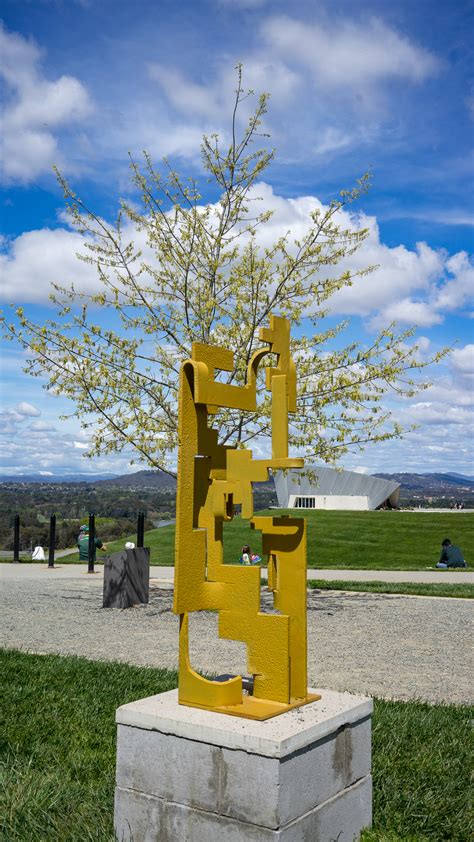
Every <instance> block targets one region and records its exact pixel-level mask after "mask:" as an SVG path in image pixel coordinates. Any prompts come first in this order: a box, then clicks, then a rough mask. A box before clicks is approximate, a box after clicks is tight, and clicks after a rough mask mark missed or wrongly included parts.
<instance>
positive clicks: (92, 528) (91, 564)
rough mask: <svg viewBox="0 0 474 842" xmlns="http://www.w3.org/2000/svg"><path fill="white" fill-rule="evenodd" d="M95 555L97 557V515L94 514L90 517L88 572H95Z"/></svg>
mask: <svg viewBox="0 0 474 842" xmlns="http://www.w3.org/2000/svg"><path fill="white" fill-rule="evenodd" d="M94 555H95V514H94V513H93V512H91V513H90V515H89V563H88V566H87V572H88V573H93V572H94Z"/></svg>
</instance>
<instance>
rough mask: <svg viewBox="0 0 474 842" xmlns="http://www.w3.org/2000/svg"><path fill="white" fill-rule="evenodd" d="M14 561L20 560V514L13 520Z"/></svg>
mask: <svg viewBox="0 0 474 842" xmlns="http://www.w3.org/2000/svg"><path fill="white" fill-rule="evenodd" d="M13 561H14V562H19V561H20V515H15V518H14V520H13Z"/></svg>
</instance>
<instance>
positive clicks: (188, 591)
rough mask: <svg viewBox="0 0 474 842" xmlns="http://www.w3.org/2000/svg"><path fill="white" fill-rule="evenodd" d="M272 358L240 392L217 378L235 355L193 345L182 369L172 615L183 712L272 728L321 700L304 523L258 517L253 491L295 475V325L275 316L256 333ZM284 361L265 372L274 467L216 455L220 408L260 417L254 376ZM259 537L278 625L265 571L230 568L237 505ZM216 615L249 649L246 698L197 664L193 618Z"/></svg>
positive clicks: (247, 455) (227, 451) (226, 450)
mask: <svg viewBox="0 0 474 842" xmlns="http://www.w3.org/2000/svg"><path fill="white" fill-rule="evenodd" d="M260 339H261V340H262V341H263V342H265V343H266V347H264V348H262V349H259V350H258V351H256V352H255V353H254V355H253V357H252V360H251V361H250V363H249V366H248V370H247V382H246V384H245V385H244V386H233V385H231V384H225V383H221V382H219V381H217V380H216V379H215V376H214V375H215V371H216V370H223V371H232V370H233V368H234V358H233V353H232V352H231V351H229V350H227V349H224V348H217V347H212V346H209V345H204V344H201V343H198V342H195V343H193V347H192V359H190V360H187V361H186V362H184V363H183V366H182V369H181V378H180V389H179V459H178V489H177V510H176V567H175V590H174V611H175V613H177V614H180V632H179V691H178V692H179V702H180V704H184V705H190V706H193V707H199V708H205V709H209V710H213V711H218V712H220V713H228V714H232V715H234V716H243V717H247V718H251V719H268V718H269V717H271V716H276V715H277V714H279V713H284V712H285V711H287V710H290V709H291V708H294V707H299V706H300V705H303V704H307V703H308V702H311V701H315V700H316V699H319V698H320V696H317V695H314V694H308V691H307V686H306V681H307V676H306V523H305V521H304V519H300V518H290V517H254V516H253V495H252V482H261V481H264V480H267V479H268V469H269V468H274V469H276V468H297V467H302V466H303V460H302V459H299V458H296V459H290V458H288V412H295V411H296V370H295V364H294V361H293V359H292V358H291V356H290V323H289V321H288V320H287V319H284V318H280V317H277V316H271V317H270V328H263V329H261V330H260ZM269 353H271V354H274V355H276V357H277V364H276V367H267V368H266V388H267V389H268V390H270V391H271V396H272V413H271V420H272V458H271V459H264V460H261V459H259V460H257V459H253V458H252V452H251V451H250V450H246V449H239V450H237V449H235V448H233V447H228V446H225V445H220V444H219V443H218V440H217V433H216V431H215V430H213V429H212V427H210V426H208V416H209V415H210V416H212V415H213V414H215V412H216V411H217V409H218V408H219V407H225V408H230V409H237V410H241V411H248V412H255V411H256V407H257V371H258V368H259V365H260V363H261V361H262V359H263V358H264V356H265V355H266V354H269ZM236 504H239V505H240V506H241V511H242V517H243V518H248V519H249V520H250V523H251V525H252V527H254V528H256V529H259V530H261V531H262V550H263V553H264V554H265V555H267V556H268V584H269V587H270V589H271V590H272V591H273V595H274V606H275V608H276V609H277V610H278V611H279V612H280V613H279V614H263V613H261V612H260V568H259V567H241V566H240V565H232V564H224V560H223V523H224V521H229V520H232V517H233V513H234V506H235V505H236ZM202 610H208V611H209V610H216V611H218V616H219V637H224V638H229V639H231V640H240V641H244V642H245V643H246V644H247V651H248V668H249V672H250V673H251V676H252V677H253V680H251V681H250V693H247V692H244V690H243V684H242V676H225V677H223V680H218V679H217V680H209V679H206V678H204V677H203V676H201V675H199V674H198V673H197V672H195V671H194V670H193V668H192V666H191V664H190V662H189V622H188V615H189V612H192V611H202Z"/></svg>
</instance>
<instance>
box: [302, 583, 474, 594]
mask: <svg viewBox="0 0 474 842" xmlns="http://www.w3.org/2000/svg"><path fill="white" fill-rule="evenodd" d="M308 588H315V589H317V590H320V591H357V592H359V593H387V594H406V595H407V596H439V597H451V598H455V599H473V598H474V585H471V584H469V583H460V584H459V585H457V584H454V583H453V584H450V583H447V582H445V583H442V584H438V583H435V584H424V583H418V582H353V581H350V580H346V579H337V580H334V581H331V582H328V581H327V579H310V580H309V581H308Z"/></svg>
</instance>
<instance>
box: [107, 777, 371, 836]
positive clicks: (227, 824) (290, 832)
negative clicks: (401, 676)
mask: <svg viewBox="0 0 474 842" xmlns="http://www.w3.org/2000/svg"><path fill="white" fill-rule="evenodd" d="M261 795H262V797H264V793H263V792H262V793H261ZM371 823H372V781H371V777H370V775H369V776H368V777H366V778H363V779H362V780H361V781H359V782H358V783H356V784H354V785H353V786H352V787H350V788H349V789H348V790H347V791H345V792H343V793H340V794H338V795H336V796H335V797H334V798H331V799H330V800H329V801H325V802H323V804H320V805H319V806H318V807H316V808H315V809H314V810H311V811H310V812H309V813H306V814H305V815H304V816H301V817H299V818H298V819H296V820H295V821H293V822H291V823H290V824H289V825H286V826H285V827H280V828H277V829H274V830H272V829H271V828H267V827H264V826H262V825H258V824H253V823H251V822H246V821H239V820H237V819H232V818H229V817H227V816H221V815H219V814H217V813H207V812H205V811H203V810H198V809H196V808H193V807H187V806H184V805H182V804H175V803H170V802H168V801H163V800H162V799H160V798H154V797H153V796H150V795H145V794H144V793H142V792H136V791H135V790H130V789H122V788H121V787H117V789H116V791H115V833H116V838H117V840H118V842H178V840H179V842H222V840H225V842H355V840H357V839H359V836H360V831H361V830H362V828H364V827H370V825H371Z"/></svg>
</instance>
